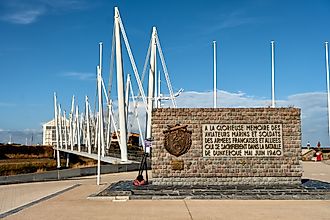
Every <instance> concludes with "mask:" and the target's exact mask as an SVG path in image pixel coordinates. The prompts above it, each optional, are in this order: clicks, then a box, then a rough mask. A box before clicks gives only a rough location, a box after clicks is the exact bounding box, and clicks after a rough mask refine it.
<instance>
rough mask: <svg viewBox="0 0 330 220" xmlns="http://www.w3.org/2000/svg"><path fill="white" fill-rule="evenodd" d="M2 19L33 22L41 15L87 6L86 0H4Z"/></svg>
mask: <svg viewBox="0 0 330 220" xmlns="http://www.w3.org/2000/svg"><path fill="white" fill-rule="evenodd" d="M3 6H4V9H5V10H4V13H3V15H2V16H1V17H0V19H1V20H3V21H6V22H9V23H14V24H22V25H26V24H32V23H34V22H36V21H37V20H38V19H39V18H40V17H41V16H43V15H45V14H47V13H48V14H49V13H53V14H54V13H55V14H56V13H58V12H62V11H68V10H82V9H85V8H87V2H86V1H85V0H3Z"/></svg>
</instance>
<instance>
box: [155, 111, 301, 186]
mask: <svg viewBox="0 0 330 220" xmlns="http://www.w3.org/2000/svg"><path fill="white" fill-rule="evenodd" d="M175 124H181V125H188V127H187V128H188V130H190V131H192V134H191V138H192V145H191V148H190V149H189V150H188V152H187V153H185V154H184V155H181V156H179V157H176V156H173V155H171V154H170V153H168V152H167V150H166V149H165V147H164V133H163V132H164V131H165V130H167V129H168V125H175ZM203 124H281V125H282V147H283V154H282V156H279V157H267V156H265V157H230V156H225V157H203V134H202V133H203V132H202V125H203ZM152 133H153V138H154V141H153V146H152V177H153V184H155V185H288V184H289V185H298V184H300V183H301V176H302V165H301V164H300V162H299V159H300V154H301V121H300V109H297V108H215V109H214V108H193V109H192V108H176V109H174V108H173V109H172V108H159V109H156V110H154V111H153V116H152ZM173 160H182V161H183V163H184V169H183V170H173V169H172V165H171V162H172V161H173Z"/></svg>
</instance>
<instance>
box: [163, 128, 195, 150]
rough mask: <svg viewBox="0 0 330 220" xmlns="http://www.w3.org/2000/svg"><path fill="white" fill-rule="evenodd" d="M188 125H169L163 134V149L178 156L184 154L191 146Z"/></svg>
mask: <svg viewBox="0 0 330 220" xmlns="http://www.w3.org/2000/svg"><path fill="white" fill-rule="evenodd" d="M187 127H188V125H179V124H177V125H175V126H169V128H168V130H166V131H164V134H165V149H166V150H167V151H168V152H169V153H170V154H172V155H174V156H176V157H179V156H181V155H183V154H185V153H186V152H187V151H188V150H189V149H190V147H191V133H192V132H191V131H188V130H187Z"/></svg>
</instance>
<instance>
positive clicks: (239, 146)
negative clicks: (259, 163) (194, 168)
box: [202, 124, 283, 157]
mask: <svg viewBox="0 0 330 220" xmlns="http://www.w3.org/2000/svg"><path fill="white" fill-rule="evenodd" d="M202 133H203V157H281V156H283V141H282V124H203V126H202Z"/></svg>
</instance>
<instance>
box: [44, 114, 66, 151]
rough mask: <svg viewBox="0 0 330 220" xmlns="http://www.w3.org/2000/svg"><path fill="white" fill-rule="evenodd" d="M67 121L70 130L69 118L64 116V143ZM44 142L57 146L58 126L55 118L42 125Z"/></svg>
mask: <svg viewBox="0 0 330 220" xmlns="http://www.w3.org/2000/svg"><path fill="white" fill-rule="evenodd" d="M65 121H66V126H67V131H68V130H69V120H68V119H65V118H63V127H62V144H63V143H64V141H65V138H64V137H65V129H64V122H65ZM42 144H43V145H50V146H56V126H55V119H53V120H51V121H49V122H46V123H45V124H43V125H42Z"/></svg>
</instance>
